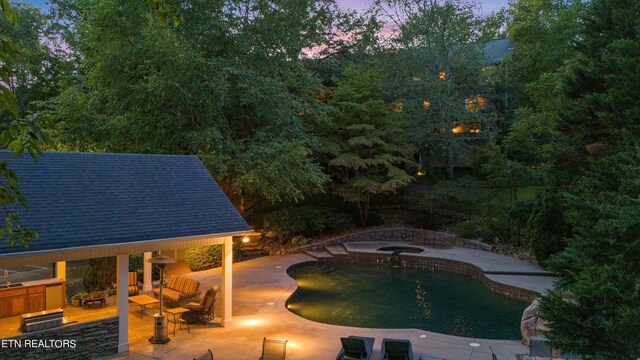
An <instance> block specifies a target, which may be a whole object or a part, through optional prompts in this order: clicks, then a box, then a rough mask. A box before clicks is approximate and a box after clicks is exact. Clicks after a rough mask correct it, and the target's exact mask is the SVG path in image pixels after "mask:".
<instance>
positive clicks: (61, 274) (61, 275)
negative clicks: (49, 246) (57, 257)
mask: <svg viewBox="0 0 640 360" xmlns="http://www.w3.org/2000/svg"><path fill="white" fill-rule="evenodd" d="M56 277H57V278H58V279H62V280H67V262H66V261H58V262H56Z"/></svg>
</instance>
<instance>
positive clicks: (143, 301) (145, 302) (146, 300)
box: [129, 295, 160, 319]
mask: <svg viewBox="0 0 640 360" xmlns="http://www.w3.org/2000/svg"><path fill="white" fill-rule="evenodd" d="M129 301H131V302H132V303H134V304H136V305H139V306H140V319H142V315H144V312H145V311H146V310H147V306H149V305H152V304H157V303H159V302H160V300H158V299H156V298H152V297H151V296H148V295H136V296H130V297H129Z"/></svg>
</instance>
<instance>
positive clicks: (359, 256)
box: [318, 252, 536, 302]
mask: <svg viewBox="0 0 640 360" xmlns="http://www.w3.org/2000/svg"><path fill="white" fill-rule="evenodd" d="M400 257H401V259H402V264H403V265H404V266H406V267H409V268H416V269H427V270H430V271H444V272H450V273H454V274H460V275H466V276H469V277H471V278H473V279H476V280H478V281H480V282H482V283H483V284H484V285H485V286H486V287H487V288H489V290H491V291H492V292H494V293H496V294H500V295H503V296H507V297H510V298H512V299H516V300H521V301H526V302H531V301H533V299H534V298H535V296H536V293H535V292H532V291H531V290H527V289H522V288H519V287H515V286H511V285H506V284H502V283H499V282H496V281H493V280H491V279H489V278H487V277H486V276H485V274H484V271H483V270H482V269H481V268H480V267H478V266H475V265H473V264H469V263H466V262H462V261H457V260H450V259H439V258H432V257H425V256H412V255H405V254H401V255H400ZM389 258H390V255H389V254H379V253H367V252H351V253H349V254H348V255H334V256H333V257H332V258H321V259H318V261H320V262H326V263H335V262H339V263H349V264H364V265H381V266H388V265H389Z"/></svg>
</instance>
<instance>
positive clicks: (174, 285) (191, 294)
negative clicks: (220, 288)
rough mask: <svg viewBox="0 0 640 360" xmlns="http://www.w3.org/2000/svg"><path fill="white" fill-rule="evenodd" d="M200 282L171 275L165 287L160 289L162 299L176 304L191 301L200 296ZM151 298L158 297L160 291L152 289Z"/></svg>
mask: <svg viewBox="0 0 640 360" xmlns="http://www.w3.org/2000/svg"><path fill="white" fill-rule="evenodd" d="M199 288H200V282H198V281H196V280H192V279H189V278H186V277H184V276H175V275H171V277H169V281H168V282H167V285H166V286H165V287H164V288H163V289H162V297H163V298H164V300H169V301H171V302H173V303H176V304H181V303H184V302H188V301H191V300H192V299H193V298H195V297H198V295H199V294H200V293H199V292H198V289H199ZM153 296H154V297H156V298H158V297H159V296H160V289H153Z"/></svg>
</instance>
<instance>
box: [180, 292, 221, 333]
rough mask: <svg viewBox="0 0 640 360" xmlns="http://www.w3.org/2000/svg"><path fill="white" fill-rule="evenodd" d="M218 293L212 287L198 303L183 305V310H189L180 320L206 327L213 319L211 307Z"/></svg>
mask: <svg viewBox="0 0 640 360" xmlns="http://www.w3.org/2000/svg"><path fill="white" fill-rule="evenodd" d="M219 291H220V288H218V287H217V286H214V287H212V288H210V289H208V290H207V292H205V293H204V296H203V297H202V300H200V302H199V303H198V302H190V303H188V304H185V305H183V307H184V308H187V309H189V310H190V311H189V312H188V313H184V314H183V315H182V318H183V319H185V320H186V321H187V322H188V323H189V324H195V323H200V324H202V325H207V323H208V322H209V321H211V320H212V319H213V315H214V314H213V306H214V305H215V303H216V295H217V294H218V292H219Z"/></svg>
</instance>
